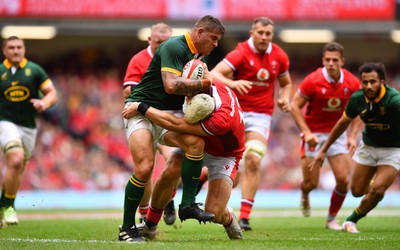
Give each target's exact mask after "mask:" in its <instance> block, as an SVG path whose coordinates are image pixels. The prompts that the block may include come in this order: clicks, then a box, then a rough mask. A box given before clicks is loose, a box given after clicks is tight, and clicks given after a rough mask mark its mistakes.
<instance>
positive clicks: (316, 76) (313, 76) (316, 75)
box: [303, 67, 325, 82]
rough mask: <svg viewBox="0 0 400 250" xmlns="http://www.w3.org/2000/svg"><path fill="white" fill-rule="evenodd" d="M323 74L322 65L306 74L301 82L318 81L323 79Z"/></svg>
mask: <svg viewBox="0 0 400 250" xmlns="http://www.w3.org/2000/svg"><path fill="white" fill-rule="evenodd" d="M324 79H325V78H324V74H323V73H322V67H319V68H317V69H316V70H314V71H313V72H311V73H309V74H308V75H306V77H305V78H304V81H303V82H320V81H322V80H324Z"/></svg>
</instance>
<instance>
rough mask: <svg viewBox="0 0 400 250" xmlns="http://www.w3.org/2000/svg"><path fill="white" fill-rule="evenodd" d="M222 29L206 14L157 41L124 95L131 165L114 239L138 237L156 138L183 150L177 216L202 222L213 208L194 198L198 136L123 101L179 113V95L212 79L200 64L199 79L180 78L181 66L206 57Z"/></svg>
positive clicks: (182, 96) (210, 217) (201, 143)
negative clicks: (167, 126)
mask: <svg viewBox="0 0 400 250" xmlns="http://www.w3.org/2000/svg"><path fill="white" fill-rule="evenodd" d="M224 34H225V28H224V26H223V25H222V23H221V22H220V21H219V20H218V19H217V18H215V17H213V16H209V15H207V16H204V17H202V18H200V19H199V20H198V21H197V22H196V24H195V25H194V26H193V28H192V29H191V31H190V32H188V33H186V34H185V35H182V36H175V37H171V38H170V39H168V40H167V41H165V42H164V43H162V44H160V46H159V47H158V49H157V50H156V52H155V54H154V56H153V58H152V60H151V62H150V65H149V67H148V68H147V70H146V72H145V74H144V75H143V77H142V79H141V80H140V82H139V84H138V85H137V86H136V87H135V88H134V89H133V90H132V92H131V94H130V96H129V97H128V98H127V99H126V101H125V102H126V105H125V107H124V110H123V116H124V118H125V120H124V122H125V130H126V136H127V139H128V145H129V149H130V152H131V155H132V159H133V164H134V167H133V174H132V175H131V176H130V178H129V181H128V183H127V185H126V188H125V199H124V216H123V224H122V226H121V227H120V232H119V240H120V241H127V242H137V241H143V239H142V238H141V237H140V236H139V234H138V231H137V228H136V225H135V212H136V210H137V207H138V205H139V202H140V200H141V198H142V196H143V192H144V186H145V185H146V183H147V181H148V180H149V179H150V177H151V172H152V169H153V166H154V150H155V148H154V147H155V145H157V142H158V143H160V144H162V145H167V146H172V147H179V148H181V149H182V150H183V151H184V152H185V157H184V159H183V162H182V172H181V178H182V183H183V194H182V201H181V204H180V206H179V213H178V215H179V218H180V219H181V220H186V219H190V218H194V219H197V220H199V221H203V222H205V221H212V220H213V219H214V214H211V213H207V212H204V211H203V210H201V209H200V208H199V207H198V205H197V204H196V203H195V198H194V197H195V195H196V191H197V187H198V183H199V176H200V173H201V169H202V167H203V151H204V140H203V139H202V138H200V137H198V136H194V135H189V134H183V133H177V132H172V131H167V130H165V129H163V128H161V127H159V126H157V125H156V124H154V123H152V122H150V121H149V120H148V119H146V118H145V117H144V116H143V115H134V114H135V112H134V110H130V109H129V105H130V103H132V102H141V103H142V105H141V107H139V109H138V111H139V112H140V113H141V114H144V113H145V112H146V111H147V109H148V108H149V107H150V106H151V107H154V108H157V109H160V110H169V111H170V112H171V113H172V114H174V115H176V116H180V117H182V116H183V113H182V104H183V102H184V99H185V96H189V97H191V96H194V95H195V94H197V93H199V92H202V91H209V88H210V84H211V80H212V79H211V73H209V71H208V70H207V68H206V67H205V74H204V78H203V79H201V80H191V79H188V78H184V77H182V69H183V66H184V65H185V64H186V63H187V62H189V61H190V60H191V59H193V58H197V59H200V60H202V61H203V62H206V59H207V56H208V55H209V54H210V53H211V51H212V50H213V49H214V48H215V47H217V46H218V42H219V40H220V39H221V38H222V37H223V35H224ZM150 209H151V208H150Z"/></svg>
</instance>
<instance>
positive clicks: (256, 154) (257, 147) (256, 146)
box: [243, 140, 267, 168]
mask: <svg viewBox="0 0 400 250" xmlns="http://www.w3.org/2000/svg"><path fill="white" fill-rule="evenodd" d="M266 151H267V145H265V143H263V142H262V141H259V140H249V141H247V142H246V150H245V152H244V154H243V157H245V160H246V165H249V166H254V167H256V168H258V166H259V165H260V162H261V160H262V158H263V157H264V155H265V152H266Z"/></svg>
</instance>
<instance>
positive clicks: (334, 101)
mask: <svg viewBox="0 0 400 250" xmlns="http://www.w3.org/2000/svg"><path fill="white" fill-rule="evenodd" d="M341 103H342V101H341V100H340V98H336V97H333V98H329V100H328V108H329V109H330V110H338V109H340V104H341Z"/></svg>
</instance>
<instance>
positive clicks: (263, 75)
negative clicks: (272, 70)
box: [257, 69, 269, 81]
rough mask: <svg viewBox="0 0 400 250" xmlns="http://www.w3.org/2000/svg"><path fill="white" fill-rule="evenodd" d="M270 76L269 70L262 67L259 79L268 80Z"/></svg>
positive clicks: (258, 73)
mask: <svg viewBox="0 0 400 250" xmlns="http://www.w3.org/2000/svg"><path fill="white" fill-rule="evenodd" d="M268 78H269V72H268V70H266V69H260V70H258V72H257V79H258V80H260V81H266V80H268Z"/></svg>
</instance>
